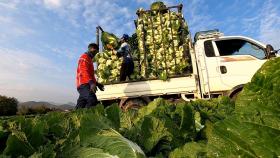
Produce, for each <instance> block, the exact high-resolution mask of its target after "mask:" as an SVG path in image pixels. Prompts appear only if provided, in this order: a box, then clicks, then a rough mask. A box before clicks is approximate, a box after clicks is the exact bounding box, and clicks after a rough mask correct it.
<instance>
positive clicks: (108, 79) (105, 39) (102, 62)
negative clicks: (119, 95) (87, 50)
mask: <svg viewBox="0 0 280 158" xmlns="http://www.w3.org/2000/svg"><path fill="white" fill-rule="evenodd" d="M101 41H102V45H103V51H102V52H99V53H98V54H97V55H96V57H95V60H94V61H95V62H96V63H97V73H96V75H97V78H98V82H100V83H103V84H109V83H117V82H119V81H120V70H121V65H122V62H123V58H118V57H117V52H116V50H117V49H118V48H119V46H120V43H119V39H118V38H117V36H115V35H114V34H112V33H108V32H105V31H103V32H102V35H101ZM110 48H112V49H113V50H111V49H110ZM133 55H134V57H133V59H134V72H133V74H131V76H130V80H139V79H140V76H139V61H138V57H137V54H133Z"/></svg>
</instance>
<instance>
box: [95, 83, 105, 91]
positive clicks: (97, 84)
mask: <svg viewBox="0 0 280 158" xmlns="http://www.w3.org/2000/svg"><path fill="white" fill-rule="evenodd" d="M96 86H97V87H98V89H100V90H101V91H104V85H103V84H101V83H98V82H96Z"/></svg>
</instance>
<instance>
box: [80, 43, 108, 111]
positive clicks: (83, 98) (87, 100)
mask: <svg viewBox="0 0 280 158" xmlns="http://www.w3.org/2000/svg"><path fill="white" fill-rule="evenodd" d="M97 53H98V45H97V44H95V43H91V44H89V45H88V51H87V52H85V53H84V54H82V55H81V57H80V59H79V62H78V68H77V76H76V84H77V89H78V92H79V94H80V96H79V98H78V101H77V105H76V109H78V108H89V107H93V106H95V105H96V104H97V98H96V95H95V92H96V90H97V88H96V87H98V88H99V89H100V90H101V91H104V86H103V85H102V84H100V83H98V82H96V79H95V76H94V67H93V61H92V60H93V58H94V56H95V55H96V54H97Z"/></svg>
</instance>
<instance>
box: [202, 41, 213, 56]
mask: <svg viewBox="0 0 280 158" xmlns="http://www.w3.org/2000/svg"><path fill="white" fill-rule="evenodd" d="M204 50H205V54H206V56H207V57H214V56H215V51H214V48H213V44H212V40H208V41H205V42H204Z"/></svg>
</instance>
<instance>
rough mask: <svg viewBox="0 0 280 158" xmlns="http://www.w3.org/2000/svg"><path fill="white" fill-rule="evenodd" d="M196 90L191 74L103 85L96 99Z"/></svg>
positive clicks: (186, 92) (184, 92)
mask: <svg viewBox="0 0 280 158" xmlns="http://www.w3.org/2000/svg"><path fill="white" fill-rule="evenodd" d="M194 91H196V82H195V77H194V76H193V75H191V76H187V77H176V78H171V79H169V80H168V81H162V80H148V81H138V82H129V83H118V84H109V85H105V91H103V92H102V91H97V94H96V95H97V97H98V100H113V99H120V98H125V97H128V98H134V97H139V96H160V95H165V94H181V93H183V94H189V93H192V92H194Z"/></svg>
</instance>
